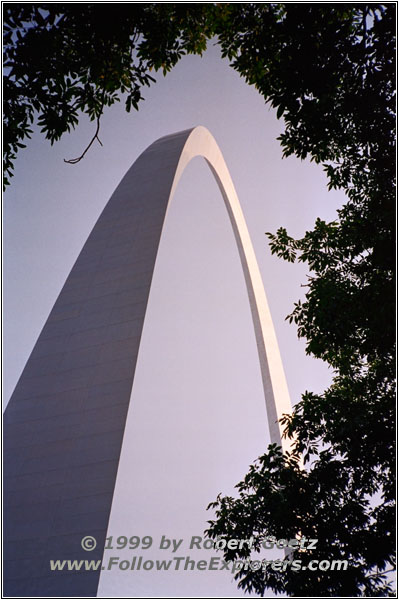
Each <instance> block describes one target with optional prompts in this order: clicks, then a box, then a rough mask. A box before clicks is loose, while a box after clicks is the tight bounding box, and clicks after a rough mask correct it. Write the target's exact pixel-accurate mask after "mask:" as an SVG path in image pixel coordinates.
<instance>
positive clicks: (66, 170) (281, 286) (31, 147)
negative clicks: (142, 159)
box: [4, 46, 343, 597]
mask: <svg viewBox="0 0 399 600" xmlns="http://www.w3.org/2000/svg"><path fill="white" fill-rule="evenodd" d="M144 95H145V97H146V101H145V102H143V103H142V105H141V108H140V110H139V112H138V113H136V112H135V113H134V114H130V115H128V114H126V113H125V112H124V108H123V105H121V106H116V107H113V108H111V109H110V110H108V111H107V112H106V113H105V115H104V117H103V120H102V124H101V131H100V138H101V140H102V142H103V147H100V146H99V145H93V147H92V148H91V150H90V151H89V152H88V154H87V155H86V157H85V159H84V160H83V161H82V162H81V163H79V164H78V165H75V166H72V165H68V164H65V163H64V162H63V159H64V158H74V157H75V156H78V155H80V153H81V152H82V150H83V148H84V147H85V146H86V144H87V143H88V141H89V140H90V139H91V136H92V135H93V132H94V125H93V123H91V122H89V121H88V120H86V119H82V122H81V124H80V125H79V128H78V129H77V131H76V132H74V133H73V134H71V135H69V136H67V137H65V139H63V140H62V141H61V142H59V143H57V144H56V145H55V146H53V147H51V146H50V144H49V143H48V142H47V141H45V140H44V139H42V138H41V137H40V136H39V135H35V136H34V137H33V139H32V140H31V142H30V143H29V144H28V148H27V149H26V150H22V151H21V153H20V157H19V159H18V161H17V164H16V168H15V177H14V178H13V179H12V184H11V187H10V189H8V190H7V192H6V194H5V197H4V284H5V285H4V397H5V399H6V400H8V398H9V396H10V395H11V393H12V391H13V389H14V387H15V384H16V382H17V380H18V377H19V376H20V374H21V371H22V369H23V366H24V364H25V363H26V361H27V359H28V357H29V354H30V352H31V350H32V348H33V345H34V343H35V341H36V339H37V337H38V335H39V333H40V331H41V328H42V327H43V325H44V322H45V320H46V318H47V316H48V314H49V312H50V310H51V308H52V305H53V303H54V301H55V299H56V297H57V295H58V293H59V291H60V289H61V287H62V285H63V283H64V281H65V279H66V277H67V275H68V273H69V271H70V269H71V268H72V265H73V263H74V261H75V260H76V258H77V256H78V254H79V252H80V250H81V248H82V246H83V243H84V241H85V240H86V238H87V236H88V234H89V233H90V231H91V229H92V227H93V225H94V223H95V221H96V220H97V218H98V216H99V214H100V212H101V210H102V209H103V207H104V206H105V204H106V202H107V200H108V199H109V197H110V195H111V193H112V192H113V190H114V189H115V187H116V186H117V185H118V183H119V181H120V179H121V178H122V176H123V175H124V173H125V172H126V171H127V169H128V168H129V167H130V165H131V164H132V163H133V161H134V160H135V159H136V158H137V157H138V155H139V154H140V153H141V152H142V151H143V150H144V149H145V148H146V147H147V146H148V145H149V144H151V143H152V142H153V141H155V140H156V139H157V138H159V137H161V136H163V135H167V134H168V133H173V132H176V131H180V130H182V129H187V128H190V127H193V126H195V125H204V126H205V127H207V128H208V129H209V130H210V132H211V133H212V134H213V136H214V137H215V139H216V141H217V142H218V144H219V146H220V148H221V151H222V153H223V155H224V158H225V160H226V164H227V167H228V169H229V171H230V174H231V176H232V179H233V182H234V184H235V187H236V190H237V193H238V197H239V199H240V202H241V206H242V208H243V212H244V215H245V217H246V220H247V225H248V228H249V231H250V234H251V236H252V242H253V245H254V248H255V252H256V254H257V258H258V262H259V266H260V270H261V273H262V276H263V280H264V284H265V288H266V294H267V297H268V300H269V305H270V309H271V313H272V317H273V320H274V325H275V329H276V333H277V338H278V341H279V345H280V352H281V356H282V360H283V364H284V368H285V373H286V377H287V382H288V387H289V390H290V394H291V400H292V402H293V403H296V402H297V401H298V400H299V399H300V395H301V393H302V392H303V391H305V389H308V390H312V391H315V392H317V391H322V389H323V388H324V387H325V386H326V385H328V382H329V381H330V373H329V371H328V369H327V368H326V366H325V365H323V364H322V363H321V362H320V361H316V360H314V359H312V358H310V357H307V356H306V355H305V349H304V348H305V344H304V343H303V342H300V341H298V339H297V336H296V329H295V326H293V325H289V324H288V323H287V322H286V321H285V320H284V319H285V317H286V315H287V314H288V313H289V312H291V310H292V308H293V303H294V302H295V301H296V300H298V298H300V297H303V293H304V289H303V288H301V287H300V286H301V284H305V283H306V270H305V269H304V267H303V266H301V265H292V264H287V263H284V262H282V261H281V260H279V259H277V258H275V257H272V256H271V254H270V251H269V248H268V244H267V238H266V236H265V232H266V231H272V232H274V231H276V229H277V228H278V227H279V226H285V227H287V229H288V232H289V233H290V234H291V235H293V236H301V235H303V234H304V232H305V231H306V230H307V229H310V228H312V225H313V223H314V220H315V219H316V217H318V216H319V217H322V218H324V219H326V220H332V219H334V217H335V210H336V208H337V207H338V206H340V204H341V203H342V201H343V195H341V194H340V193H338V192H327V189H326V178H325V175H324V173H323V171H322V168H321V167H320V166H317V165H314V164H310V163H308V162H301V161H299V160H298V159H296V158H292V157H291V158H289V159H284V160H282V158H281V149H280V146H279V144H278V142H277V141H276V137H277V136H278V135H279V133H280V132H281V128H282V123H280V122H279V121H277V119H276V116H275V111H274V110H272V109H269V108H268V107H267V106H266V105H265V103H264V101H263V99H262V97H261V96H260V95H259V94H258V93H257V92H256V90H255V89H253V88H250V87H249V86H248V85H247V84H246V83H245V82H244V80H243V79H241V78H240V77H239V75H238V74H237V73H236V72H234V71H233V70H232V69H231V68H230V67H229V66H228V63H227V62H226V61H223V60H222V59H220V57H219V49H218V48H217V47H214V46H210V47H209V50H208V51H207V52H206V54H205V55H204V57H203V58H200V57H197V56H196V57H186V58H184V59H182V61H181V62H180V63H179V64H178V65H177V67H175V68H174V69H173V70H172V72H171V73H169V74H168V75H167V77H166V78H164V77H163V76H162V75H159V76H158V83H156V84H155V85H154V86H153V87H152V88H150V89H148V90H145V91H144ZM267 444H268V430H267V421H266V409H265V403H264V398H263V391H262V383H261V377H260V370H259V366H258V359H257V352H256V344H255V336H254V333H253V328H252V322H251V317H250V310H249V304H248V299H247V296H246V290H245V284H244V278H243V275H242V272H241V267H240V262H239V257H238V252H237V250H236V247H235V242H234V237H233V233H232V231H231V228H230V224H229V221H228V217H227V214H226V213H225V208H224V205H223V201H222V198H221V196H220V192H219V190H218V188H217V185H216V182H215V181H214V180H213V177H212V175H211V172H210V170H209V169H208V167H207V165H206V164H205V161H203V160H202V159H199V158H196V159H194V161H192V163H191V164H190V165H189V166H188V168H187V169H186V171H185V173H184V174H183V177H182V179H181V182H180V185H179V187H178V188H177V192H176V195H175V198H174V202H173V203H172V206H171V207H170V210H169V212H168V215H167V224H166V227H165V231H164V236H163V239H162V240H161V248H160V252H159V254H158V258H157V264H156V270H155V275H154V280H153V286H152V290H151V295H150V301H149V306H148V311H147V315H146V322H145V328H144V333H143V339H142V345H141V350H140V355H139V360H138V364H137V370H136V376H135V382H134V386H133V392H132V400H131V405H130V409H129V417H128V423H127V427H126V432H125V439H124V446H123V451H122V457H121V463H120V469H119V473H118V480H117V487H116V493H115V497H114V502H113V508H112V514H111V523H110V531H109V535H114V536H118V535H126V536H127V537H130V536H132V535H139V536H144V535H151V536H153V538H154V542H153V546H152V547H151V548H150V549H147V550H143V551H142V552H141V554H142V555H143V556H145V558H146V559H157V558H161V559H163V558H170V556H169V557H168V556H167V551H160V550H159V549H158V548H157V546H158V545H159V541H160V539H161V536H162V535H166V536H167V537H168V538H172V537H173V538H179V539H183V540H184V541H183V543H182V545H181V549H180V555H181V556H190V557H192V558H195V559H196V560H199V559H201V558H205V559H209V556H211V555H214V553H212V552H211V553H210V552H209V551H206V550H201V551H199V550H197V551H196V552H192V551H191V550H189V541H190V539H191V537H192V536H194V535H197V536H201V535H202V532H203V530H204V528H205V527H206V520H207V519H209V518H212V514H211V513H210V512H209V511H208V512H206V510H205V508H206V506H207V504H208V503H209V502H210V501H212V500H214V498H215V497H216V495H217V494H218V493H219V492H222V493H223V494H226V493H229V494H232V493H234V485H235V484H236V483H238V481H240V480H241V478H242V477H243V476H244V475H245V473H246V472H247V470H248V466H249V464H250V463H251V462H252V461H253V460H254V459H255V458H256V457H257V456H259V455H260V454H261V453H262V452H264V451H265V449H266V447H267ZM115 552H116V551H115V550H113V551H112V552H111V551H108V553H107V555H109V556H119V557H120V558H121V559H122V558H123V557H125V555H126V556H130V555H131V554H132V551H129V552H127V554H126V551H118V553H116V554H115ZM262 557H263V556H262ZM99 595H100V596H109V595H112V596H116V595H120V596H130V597H138V596H144V597H146V596H147V597H148V596H155V597H156V596H177V597H180V596H189V597H190V596H191V597H193V596H212V597H235V596H237V597H238V596H242V595H243V594H242V593H241V592H239V591H238V590H237V589H236V584H235V583H233V582H232V577H231V574H229V573H228V572H227V571H221V572H218V571H192V572H191V571H172V572H166V573H165V572H163V573H161V572H158V573H157V572H156V571H153V570H150V571H146V572H144V571H128V572H126V571H123V572H122V571H120V570H118V569H117V568H116V569H114V570H110V571H103V573H102V576H101V581H100V589H99Z"/></svg>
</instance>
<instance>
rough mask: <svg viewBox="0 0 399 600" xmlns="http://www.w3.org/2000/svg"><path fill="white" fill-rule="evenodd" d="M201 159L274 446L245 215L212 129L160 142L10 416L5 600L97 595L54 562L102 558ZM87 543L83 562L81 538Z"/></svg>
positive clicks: (278, 434)
mask: <svg viewBox="0 0 399 600" xmlns="http://www.w3.org/2000/svg"><path fill="white" fill-rule="evenodd" d="M196 156H202V157H204V158H205V160H206V162H207V163H208V165H209V167H210V169H211V171H212V173H213V174H214V176H215V179H216V181H217V183H218V186H219V188H220V191H221V194H222V197H223V200H224V203H225V206H226V209H227V213H228V215H229V218H230V222H231V225H232V227H233V231H234V236H235V240H236V243H237V247H238V251H239V255H240V260H241V265H242V269H243V272H244V276H245V281H246V287H247V291H248V298H249V303H250V307H251V314H252V320H253V324H254V330H255V336H256V343H257V348H258V355H259V362H260V368H261V374H262V381H263V388H264V394H265V401H266V410H267V418H268V424H269V430H270V438H271V442H272V443H276V444H278V445H282V446H283V449H284V450H288V449H289V442H287V440H284V439H282V429H281V426H280V425H279V423H278V420H279V419H280V418H281V416H282V415H283V414H284V413H289V412H291V404H290V399H289V394H288V389H287V385H286V381H285V376H284V371H283V367H282V363H281V359H280V353H279V350H278V345H277V340H276V336H275V333H274V327H273V323H272V319H271V316H270V312H269V308H268V304H267V300H266V295H265V291H264V287H263V283H262V279H261V276H260V272H259V269H258V266H257V262H256V257H255V254H254V250H253V247H252V243H251V240H250V237H249V233H248V229H247V227H246V224H245V219H244V216H243V214H242V211H241V207H240V204H239V201H238V198H237V195H236V192H235V190H234V186H233V183H232V180H231V177H230V175H229V172H228V170H227V167H226V164H225V162H224V159H223V156H222V154H221V152H220V150H219V148H218V146H217V144H216V142H215V140H214V138H213V137H212V135H211V134H210V133H209V132H208V131H207V130H206V129H205V128H204V127H196V128H194V129H190V130H186V131H182V132H179V133H175V134H172V135H168V136H166V137H163V138H161V139H159V140H157V141H156V142H154V143H153V144H152V145H151V146H149V147H148V148H147V149H146V150H145V151H144V152H143V153H142V154H141V155H140V156H139V158H138V159H137V160H136V162H135V163H134V164H133V166H132V167H131V168H130V169H129V171H128V172H127V173H126V175H125V176H124V178H123V179H122V181H121V182H120V184H119V186H118V187H117V188H116V190H115V192H114V194H113V195H112V196H111V199H110V200H109V202H108V204H107V205H106V207H105V209H104V210H103V212H102V214H101V215H100V217H99V219H98V221H97V223H96V225H95V226H94V228H93V230H92V232H91V234H90V236H89V238H88V240H87V242H86V243H85V245H84V247H83V249H82V251H81V253H80V255H79V257H78V259H77V260H76V263H75V265H74V266H73V268H72V270H71V272H70V274H69V276H68V278H67V280H66V282H65V285H64V287H63V288H62V290H61V292H60V294H59V296H58V298H57V300H56V302H55V305H54V307H53V309H52V311H51V313H50V316H49V318H48V319H47V322H46V324H45V325H44V328H43V330H42V332H41V334H40V336H39V339H38V341H37V343H36V345H35V347H34V349H33V351H32V354H31V356H30V357H29V360H28V362H27V364H26V366H25V369H24V371H23V373H22V375H21V378H20V380H19V382H18V384H17V386H16V389H15V391H14V394H13V396H12V398H11V400H10V402H9V404H8V406H7V409H6V411H5V415H4V525H5V529H4V560H5V563H4V594H5V596H19V597H23V596H34V597H36V596H53V597H54V596H55V597H57V596H95V595H96V593H97V587H98V581H99V576H100V573H101V571H100V570H98V571H87V572H70V571H69V572H68V571H58V572H57V571H51V570H50V566H49V561H50V559H57V558H62V559H72V560H73V559H76V560H81V559H87V558H90V559H91V560H99V559H101V558H102V555H103V550H104V543H105V537H106V533H107V526H108V521H109V516H110V511H111V504H112V497H113V491H114V487H115V481H116V475H117V469H118V463H119V457H120V452H121V447H122V441H123V434H124V428H125V422H126V415H127V410H128V404H129V400H130V394H131V389H132V384H133V377H134V372H135V367H136V360H137V355H138V351H139V346H140V338H141V334H142V328H143V322H144V317H145V312H146V307H147V301H148V297H149V293H150V287H151V279H152V274H153V270H154V265H155V260H156V256H157V251H158V246H159V241H160V238H161V234H162V228H163V223H164V219H165V214H166V211H167V207H168V204H169V202H170V200H171V199H172V197H173V194H174V191H175V189H176V186H177V184H178V182H179V179H180V177H181V174H182V173H183V171H184V169H185V167H186V165H187V164H188V163H189V162H190V160H191V159H192V158H194V157H196ZM88 535H91V536H93V537H95V538H96V540H97V546H96V548H95V549H94V550H93V551H91V552H90V553H89V556H88V553H87V552H85V550H84V549H83V548H82V547H81V540H82V538H84V537H85V536H88Z"/></svg>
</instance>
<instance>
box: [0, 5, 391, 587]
mask: <svg viewBox="0 0 399 600" xmlns="http://www.w3.org/2000/svg"><path fill="white" fill-rule="evenodd" d="M395 8H396V7H395V4H394V3H387V4H362V3H357V4H342V3H313V4H312V3H310V4H309V3H308V4H306V3H305V4H303V3H301V4H299V3H289V4H265V3H245V4H244V3H234V4H230V3H224V4H223V3H222V4H119V5H118V4H117V5H112V6H111V5H102V4H98V5H91V4H66V5H62V4H48V5H47V4H21V5H18V4H5V10H4V18H5V19H4V20H5V23H4V24H5V55H6V59H5V60H6V62H5V67H6V75H5V83H4V86H5V87H4V97H5V126H4V137H5V139H4V141H5V144H4V148H5V155H6V158H5V161H6V162H5V165H6V171H8V172H10V170H11V169H12V162H13V160H14V158H15V155H16V153H17V150H18V148H19V147H20V146H21V140H23V139H24V138H25V137H27V136H28V137H29V135H30V127H31V123H32V122H33V120H34V118H37V119H38V124H39V126H40V127H41V128H42V131H43V132H44V133H45V135H46V137H48V138H49V139H50V141H51V142H54V141H55V140H57V139H59V138H60V137H61V135H62V134H63V133H64V132H66V131H70V129H71V128H73V127H75V125H76V124H77V122H78V117H79V114H81V113H82V112H86V113H88V114H89V115H90V117H91V118H92V119H93V121H94V122H95V124H96V131H95V136H94V138H93V140H92V141H94V139H95V138H96V136H97V134H98V128H99V123H100V117H101V114H102V113H103V111H104V110H105V107H106V106H109V105H110V104H112V103H113V102H115V101H117V100H119V99H120V98H123V100H124V102H125V103H126V109H127V110H130V108H131V107H132V106H133V107H134V108H137V107H138V104H139V102H140V100H141V99H142V88H143V86H147V85H150V84H151V83H153V81H154V80H153V78H152V76H151V71H152V70H154V71H156V70H159V69H162V70H163V72H164V73H167V72H168V71H169V70H170V69H171V68H172V67H173V66H174V65H175V64H176V62H177V61H178V60H179V59H180V58H181V57H182V56H183V55H184V54H186V53H202V52H203V51H204V50H205V48H206V43H207V40H208V39H210V38H211V37H214V36H216V38H217V41H218V43H219V44H220V46H221V48H222V52H223V54H224V56H227V57H228V59H229V61H230V63H231V65H232V67H233V68H234V69H236V70H237V71H238V72H239V73H240V74H241V75H242V76H243V77H244V78H245V79H246V81H247V82H248V83H249V84H250V85H254V86H255V87H256V88H257V90H258V91H259V92H260V93H261V94H262V95H263V97H264V98H265V101H266V102H269V103H270V104H271V105H272V106H273V107H275V108H276V109H277V116H278V117H279V118H283V119H284V122H285V131H284V133H283V134H282V135H281V136H280V141H281V144H282V148H283V155H285V156H288V155H291V154H294V155H295V156H298V157H299V158H301V159H304V158H306V157H308V158H310V159H311V160H314V161H316V162H317V163H321V165H323V168H324V170H325V171H326V175H327V179H328V186H329V188H336V189H342V190H344V191H345V192H346V194H347V202H346V204H345V205H344V206H343V207H342V209H340V210H339V211H338V217H337V219H336V220H335V221H334V222H332V223H325V222H323V221H321V220H317V222H316V223H315V227H314V229H313V230H312V231H309V232H306V233H305V235H304V237H303V238H302V239H299V240H295V239H293V238H292V237H290V236H289V234H288V233H287V231H286V230H285V229H284V228H280V229H279V230H278V231H277V233H276V234H268V236H269V238H270V246H271V251H272V252H273V253H275V254H277V255H278V256H280V257H281V258H283V259H285V260H288V261H295V260H298V261H301V262H304V263H306V264H307V265H308V267H309V272H310V275H309V277H308V281H307V291H306V296H305V300H304V301H303V302H298V303H297V304H296V305H295V307H294V310H293V312H292V314H291V315H290V316H289V317H288V318H289V319H290V321H293V322H295V324H296V325H297V327H298V335H299V336H300V337H303V338H305V339H306V340H307V352H308V353H309V354H312V355H313V356H315V357H318V358H321V359H323V360H324V361H326V363H327V364H329V365H330V366H331V368H332V370H333V373H334V378H333V383H332V385H331V386H330V387H329V388H328V389H327V390H325V392H324V393H323V394H319V395H316V394H314V393H312V392H311V391H308V392H305V393H304V394H303V396H302V399H301V400H300V401H299V402H298V403H297V404H296V406H295V408H294V412H293V415H292V416H291V417H287V419H286V425H287V429H286V432H287V435H289V436H294V435H295V436H296V438H295V439H296V447H295V451H294V452H293V453H292V455H291V456H283V455H282V454H281V452H280V450H279V448H277V447H275V446H269V448H268V450H267V452H266V454H264V455H263V456H262V457H260V458H259V459H258V461H257V462H256V463H255V464H254V465H253V466H251V467H250V471H249V473H248V474H247V476H246V477H245V478H244V480H243V482H241V483H240V484H238V486H237V488H238V491H239V497H238V498H231V497H222V496H221V495H220V496H219V497H218V499H217V500H216V502H214V503H212V506H213V508H214V509H216V519H215V520H213V521H210V527H209V530H208V535H209V536H210V537H212V538H214V539H215V538H218V537H222V538H226V539H230V538H234V539H247V538H249V537H251V536H253V537H254V539H255V541H256V548H257V549H260V541H261V539H262V538H264V537H265V536H268V535H274V536H276V537H277V538H291V537H292V538H293V537H295V536H296V535H297V534H298V532H300V534H301V535H303V536H306V537H307V538H317V539H318V540H319V544H318V546H317V548H316V549H315V550H309V551H308V552H307V553H306V559H311V558H316V559H318V560H323V559H325V560H330V561H331V560H334V559H346V560H348V561H349V568H348V570H346V571H342V570H341V571H338V572H337V571H321V570H320V571H317V572H313V573H310V572H309V571H304V572H303V571H293V570H291V569H289V568H287V569H286V570H281V571H275V570H272V569H269V570H266V571H251V570H243V571H240V572H239V573H237V575H236V578H237V580H238V582H239V586H240V587H242V588H243V589H245V590H246V591H248V592H251V591H252V592H255V593H258V594H262V595H263V594H264V593H265V592H266V590H267V589H271V590H273V591H274V592H278V593H285V594H288V595H290V596H389V595H392V594H393V593H392V591H391V586H390V584H389V582H388V579H389V572H390V571H391V570H392V569H393V568H394V550H395V534H394V525H395V518H394V517H395V515H394V499H395V485H394V474H395V465H394V459H395V450H394V440H395V412H394V410H395V383H394V382H395V335H394V329H395V328H394V319H395V317H394V314H395V313H394V311H395V191H394V176H395V138H394V134H395V96H394V93H395V22H396V14H395ZM309 385H310V386H311V383H310V384H309ZM300 456H303V458H304V463H305V464H304V468H302V467H301V466H300V462H299V457H300ZM247 556H248V550H246V549H245V548H244V549H242V550H238V549H237V550H226V551H225V558H226V559H228V560H231V559H237V558H245V557H247ZM295 558H302V559H303V558H304V554H303V552H301V551H300V550H295V551H294V552H293V557H292V559H295ZM387 575H388V579H387Z"/></svg>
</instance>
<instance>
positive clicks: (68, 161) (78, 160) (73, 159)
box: [64, 109, 103, 165]
mask: <svg viewBox="0 0 399 600" xmlns="http://www.w3.org/2000/svg"><path fill="white" fill-rule="evenodd" d="M101 115H102V109H101V112H100V114H99V115H98V117H97V128H96V132H95V134H94V135H93V137H92V139H91V140H90V143H89V144H88V145H87V146H86V148H85V150H84V151H83V152H82V154H81V155H80V156H78V157H77V158H70V159H69V160H67V159H66V158H64V162H65V163H68V164H69V165H76V164H77V163H78V162H80V161H81V160H82V158H84V155H85V154H86V152H87V151H88V150H89V149H90V147H91V146H92V144H93V142H94V140H97V141H98V143H99V144H100V146H102V145H103V144H102V141H101V140H100V138H99V137H98V132H99V131H100V118H101Z"/></svg>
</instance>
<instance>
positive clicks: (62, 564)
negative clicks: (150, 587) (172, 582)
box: [50, 556, 348, 574]
mask: <svg viewBox="0 0 399 600" xmlns="http://www.w3.org/2000/svg"><path fill="white" fill-rule="evenodd" d="M268 568H270V569H273V571H280V572H282V571H286V570H287V569H288V570H291V571H306V570H309V571H318V570H320V571H341V570H343V571H346V570H347V568H348V561H347V560H331V561H330V560H320V561H319V560H315V559H313V560H310V561H308V562H307V563H306V564H305V563H304V562H303V561H302V560H298V559H296V560H292V561H291V560H267V559H263V560H250V559H245V560H235V561H225V560H223V559H221V558H220V557H219V556H213V557H212V558H210V559H209V560H204V559H203V560H193V559H192V558H190V556H174V557H173V558H171V559H170V560H150V559H147V558H146V559H144V557H143V556H133V557H132V558H131V560H127V559H124V560H120V559H119V556H110V557H109V559H108V561H107V564H105V565H103V564H102V561H101V560H69V559H66V560H50V569H51V570H52V571H97V570H99V569H101V570H102V571H104V570H107V571H110V570H111V569H119V570H120V571H140V570H143V571H152V570H153V569H155V570H156V571H179V570H180V571H194V570H197V571H223V570H228V571H231V572H232V573H233V574H234V573H238V571H241V570H243V569H244V570H246V571H248V570H251V571H259V570H262V571H266V569H268Z"/></svg>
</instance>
